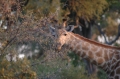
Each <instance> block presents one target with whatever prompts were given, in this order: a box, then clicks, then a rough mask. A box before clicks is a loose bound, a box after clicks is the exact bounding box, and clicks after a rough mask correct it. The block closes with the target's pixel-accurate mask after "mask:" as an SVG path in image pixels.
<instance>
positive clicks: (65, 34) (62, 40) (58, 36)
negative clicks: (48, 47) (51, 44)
mask: <svg viewBox="0 0 120 79" xmlns="http://www.w3.org/2000/svg"><path fill="white" fill-rule="evenodd" d="M73 28H74V26H69V28H66V29H65V28H60V29H55V28H53V27H50V29H51V34H52V35H53V36H54V38H55V42H56V49H58V50H60V49H61V48H62V46H63V45H64V44H67V43H68V40H69V39H71V38H70V35H69V32H70V31H72V30H73Z"/></svg>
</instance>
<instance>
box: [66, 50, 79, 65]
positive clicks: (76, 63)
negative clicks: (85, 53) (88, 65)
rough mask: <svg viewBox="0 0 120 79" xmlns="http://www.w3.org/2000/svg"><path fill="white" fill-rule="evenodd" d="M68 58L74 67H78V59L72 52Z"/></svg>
mask: <svg viewBox="0 0 120 79" xmlns="http://www.w3.org/2000/svg"><path fill="white" fill-rule="evenodd" d="M68 56H69V57H70V58H71V60H72V61H71V62H72V64H73V65H74V67H76V66H78V65H80V57H79V56H78V55H77V54H75V53H74V52H69V53H68Z"/></svg>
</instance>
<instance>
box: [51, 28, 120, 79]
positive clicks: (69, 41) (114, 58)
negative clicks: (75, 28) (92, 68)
mask: <svg viewBox="0 0 120 79" xmlns="http://www.w3.org/2000/svg"><path fill="white" fill-rule="evenodd" d="M53 30H55V29H53ZM54 32H56V33H54V34H57V37H56V42H57V43H56V44H57V46H56V47H57V48H58V49H59V50H60V49H61V48H62V46H63V45H67V46H68V47H69V48H71V49H72V50H73V51H75V53H76V54H77V55H79V56H80V57H82V58H85V59H87V60H89V61H90V62H91V63H93V64H95V65H96V66H97V67H100V68H101V69H103V70H104V71H105V72H106V73H107V76H108V79H120V48H118V47H114V46H109V45H105V44H101V43H98V42H96V41H92V40H89V39H87V38H84V37H82V36H80V35H78V34H74V33H72V32H68V31H66V30H65V29H64V28H61V29H57V31H54Z"/></svg>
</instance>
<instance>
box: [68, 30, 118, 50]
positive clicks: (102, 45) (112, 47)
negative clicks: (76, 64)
mask: <svg viewBox="0 0 120 79" xmlns="http://www.w3.org/2000/svg"><path fill="white" fill-rule="evenodd" d="M70 33H71V34H72V35H73V36H75V37H77V38H79V39H82V40H84V41H86V42H90V43H91V44H94V45H98V46H100V47H105V48H110V49H118V50H120V47H116V46H110V45H106V44H102V43H99V42H96V41H93V40H90V39H87V38H85V37H83V36H80V35H78V34H75V33H72V32H70Z"/></svg>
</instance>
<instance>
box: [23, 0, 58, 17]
mask: <svg viewBox="0 0 120 79" xmlns="http://www.w3.org/2000/svg"><path fill="white" fill-rule="evenodd" d="M56 4H57V5H56ZM57 9H60V2H59V0H55V1H53V0H30V1H29V3H28V5H27V6H25V7H24V11H25V12H26V11H28V10H30V11H32V12H33V13H34V15H35V16H36V17H38V18H40V17H44V16H48V15H49V14H50V13H55V12H56V10H57ZM59 14H60V11H59V10H58V16H59Z"/></svg>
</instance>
